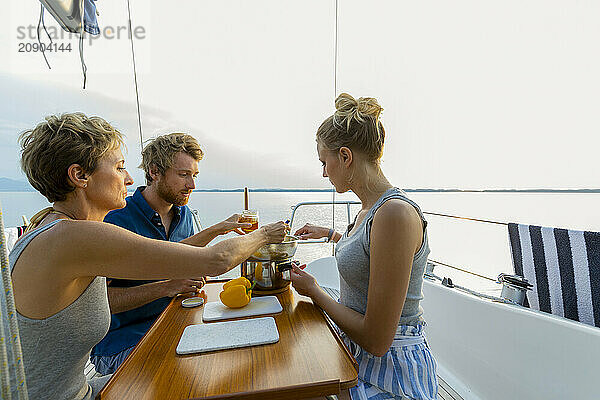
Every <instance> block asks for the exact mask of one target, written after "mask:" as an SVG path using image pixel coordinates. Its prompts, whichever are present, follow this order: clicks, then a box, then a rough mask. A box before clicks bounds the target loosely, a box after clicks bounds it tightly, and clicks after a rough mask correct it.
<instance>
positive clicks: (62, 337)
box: [9, 220, 110, 400]
mask: <svg viewBox="0 0 600 400" xmlns="http://www.w3.org/2000/svg"><path fill="white" fill-rule="evenodd" d="M59 221H61V220H57V221H52V222H51V223H49V224H47V225H44V226H42V227H40V228H37V229H35V230H33V231H31V232H29V233H28V234H27V235H25V236H24V237H23V238H21V240H19V241H18V242H17V244H16V245H15V247H14V248H13V250H12V251H11V253H10V256H9V262H10V269H11V272H12V271H13V269H14V267H15V263H16V262H17V260H18V259H19V256H20V255H21V253H23V250H25V248H26V247H27V245H28V244H29V243H30V242H31V241H32V240H33V239H35V238H36V237H37V236H38V235H39V234H41V233H42V232H45V231H46V230H48V229H50V228H52V227H53V226H54V225H56V223H58V222H59ZM17 320H18V321H19V333H20V335H21V347H22V349H23V363H24V366H25V376H26V379H27V389H28V392H29V398H30V399H55V400H63V399H64V400H67V399H68V400H73V399H77V400H79V399H85V400H88V399H92V398H93V397H92V396H95V395H96V394H97V393H93V391H92V387H91V386H90V385H89V384H88V382H87V381H86V378H85V375H84V368H85V364H86V362H87V360H88V359H89V357H90V351H91V349H92V347H94V346H95V345H96V343H98V342H99V341H100V340H102V338H103V337H104V335H106V332H108V327H109V326H110V309H109V306H108V297H107V294H106V278H104V277H96V278H95V279H94V280H93V281H92V282H91V283H90V284H89V286H88V287H87V288H86V289H85V291H84V292H83V293H82V294H81V295H80V296H79V297H78V298H77V299H76V300H75V301H74V302H73V303H71V304H70V305H69V306H67V307H66V308H65V309H63V310H61V311H59V312H58V313H56V314H54V315H52V316H50V317H48V318H45V319H31V318H27V317H25V316H23V315H21V314H19V313H18V312H17ZM105 380H106V379H105Z"/></svg>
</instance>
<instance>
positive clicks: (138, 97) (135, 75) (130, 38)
mask: <svg viewBox="0 0 600 400" xmlns="http://www.w3.org/2000/svg"><path fill="white" fill-rule="evenodd" d="M127 15H128V17H129V20H128V22H129V40H130V42H131V59H132V61H133V82H134V84H135V101H136V105H137V116H138V128H139V130H140V148H143V147H144V144H143V143H144V136H143V135H142V113H141V111H140V94H139V91H138V82H137V68H136V66H135V50H134V48H133V30H132V24H131V7H130V5H129V0H127Z"/></svg>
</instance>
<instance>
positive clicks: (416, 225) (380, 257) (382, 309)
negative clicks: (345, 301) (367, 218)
mask: <svg viewBox="0 0 600 400" xmlns="http://www.w3.org/2000/svg"><path fill="white" fill-rule="evenodd" d="M422 232H423V229H422V223H421V219H420V217H419V215H418V213H417V212H416V210H415V209H414V208H413V207H412V206H411V205H410V204H407V203H406V202H404V201H402V200H393V199H392V200H389V201H387V202H386V203H385V204H384V205H383V206H381V208H379V210H377V212H376V213H375V218H374V220H373V225H372V227H371V246H370V255H371V256H370V275H369V289H368V297H367V310H366V313H365V315H364V316H363V315H362V314H360V313H358V312H356V311H354V310H352V309H349V308H347V307H345V306H343V305H341V304H339V303H337V302H336V301H334V300H333V299H332V298H331V297H329V295H327V294H326V293H325V292H324V291H323V290H322V289H321V288H320V287H319V286H318V285H317V284H316V282H315V281H314V278H312V277H311V276H310V275H308V274H307V273H305V272H304V271H301V270H299V269H295V270H294V274H293V280H294V287H295V288H296V289H297V290H298V292H300V294H305V295H308V296H310V297H311V298H312V299H313V301H314V302H315V304H317V305H318V306H320V307H321V308H322V309H323V310H324V311H325V312H327V314H328V315H329V316H330V317H331V318H332V319H333V321H334V322H335V323H336V324H337V325H338V326H339V327H340V328H341V329H342V330H343V331H344V332H346V333H347V334H348V336H349V337H350V338H351V339H352V340H353V341H355V342H356V343H357V344H358V345H360V346H361V347H362V348H363V349H365V350H366V351H368V352H369V353H371V354H373V355H376V356H382V355H383V354H385V352H386V351H387V350H388V349H389V347H390V345H391V344H392V341H393V340H394V335H395V333H396V328H397V326H398V321H399V319H400V315H401V313H402V308H403V307H404V300H405V299H406V293H407V290H408V283H409V280H410V271H411V268H412V262H413V258H414V254H415V253H416V252H417V250H418V249H419V247H420V246H421V242H422V240H423V234H422ZM303 292H304V293H303Z"/></svg>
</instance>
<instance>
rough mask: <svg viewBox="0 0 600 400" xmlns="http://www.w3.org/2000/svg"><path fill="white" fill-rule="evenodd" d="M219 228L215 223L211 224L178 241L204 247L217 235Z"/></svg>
mask: <svg viewBox="0 0 600 400" xmlns="http://www.w3.org/2000/svg"><path fill="white" fill-rule="evenodd" d="M219 233H220V232H219V230H218V229H217V225H213V226H211V227H209V228H206V229H204V230H202V231H200V232H198V233H196V234H195V235H192V236H190V237H189V238H186V239H183V240H182V241H180V242H179V243H185V244H189V245H192V246H197V247H204V246H206V245H207V244H209V243H210V242H211V241H212V240H213V239H214V238H216V237H217V236H219Z"/></svg>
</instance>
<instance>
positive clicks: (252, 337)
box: [175, 317, 279, 354]
mask: <svg viewBox="0 0 600 400" xmlns="http://www.w3.org/2000/svg"><path fill="white" fill-rule="evenodd" d="M278 341H279V331H278V330H277V325H276V324H275V318H273V317H261V318H253V319H243V320H239V321H226V322H215V323H213V324H199V325H189V326H186V328H185V330H184V331H183V335H181V339H179V344H178V345H177V349H176V350H175V351H176V352H177V354H191V353H203V352H205V351H213V350H223V349H235V348H238V347H248V346H257V345H260V344H268V343H276V342H278Z"/></svg>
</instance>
